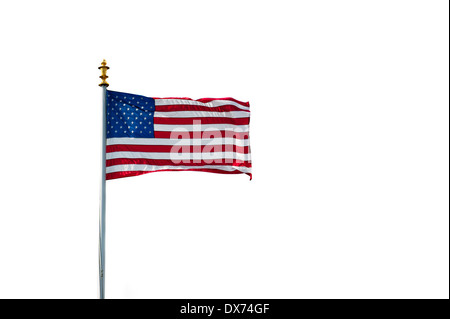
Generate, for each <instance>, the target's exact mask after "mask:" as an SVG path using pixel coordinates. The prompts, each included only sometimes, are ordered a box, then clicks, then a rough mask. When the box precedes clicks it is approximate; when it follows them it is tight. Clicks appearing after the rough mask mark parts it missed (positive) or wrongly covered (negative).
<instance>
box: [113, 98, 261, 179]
mask: <svg viewBox="0 0 450 319" xmlns="http://www.w3.org/2000/svg"><path fill="white" fill-rule="evenodd" d="M106 100H107V117H106V121H107V123H106V137H107V139H106V179H115V178H121V177H128V176H136V175H141V174H146V173H151V172H157V171H202V172H212V173H221V174H240V173H245V174H248V175H249V176H250V178H251V176H252V175H251V166H252V164H251V158H250V144H249V130H248V129H249V122H250V107H249V103H248V102H240V101H237V100H235V99H232V98H221V99H211V98H205V99H199V100H192V99H189V98H150V97H145V96H141V95H135V94H128V93H121V92H115V91H107V95H106Z"/></svg>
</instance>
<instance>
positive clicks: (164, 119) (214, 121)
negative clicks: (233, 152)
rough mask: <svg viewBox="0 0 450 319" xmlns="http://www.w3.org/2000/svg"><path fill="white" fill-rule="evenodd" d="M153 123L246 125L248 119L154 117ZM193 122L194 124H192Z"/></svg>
mask: <svg viewBox="0 0 450 319" xmlns="http://www.w3.org/2000/svg"><path fill="white" fill-rule="evenodd" d="M153 121H154V122H155V124H172V125H185V124H191V125H192V124H233V125H248V124H249V123H250V118H248V117H247V118H245V117H244V118H230V117H158V116H155V117H154V119H153ZM194 121H195V122H194Z"/></svg>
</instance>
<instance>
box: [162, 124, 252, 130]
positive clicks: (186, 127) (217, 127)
mask: <svg viewBox="0 0 450 319" xmlns="http://www.w3.org/2000/svg"><path fill="white" fill-rule="evenodd" d="M225 129H227V130H230V131H231V130H232V131H233V132H248V125H232V124H199V125H197V124H194V125H192V124H187V125H172V124H155V125H154V130H155V132H157V131H161V132H172V131H175V132H202V131H205V130H210V131H211V130H213V131H221V130H225Z"/></svg>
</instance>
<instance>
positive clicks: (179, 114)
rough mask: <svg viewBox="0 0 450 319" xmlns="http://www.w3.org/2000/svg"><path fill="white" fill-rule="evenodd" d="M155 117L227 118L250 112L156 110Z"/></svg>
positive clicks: (244, 115)
mask: <svg viewBox="0 0 450 319" xmlns="http://www.w3.org/2000/svg"><path fill="white" fill-rule="evenodd" d="M154 117H178V118H189V117H192V118H194V119H195V118H196V117H225V118H232V119H238V118H248V117H250V113H249V112H242V111H233V112H205V111H173V112H170V111H169V112H159V111H157V112H155V114H154Z"/></svg>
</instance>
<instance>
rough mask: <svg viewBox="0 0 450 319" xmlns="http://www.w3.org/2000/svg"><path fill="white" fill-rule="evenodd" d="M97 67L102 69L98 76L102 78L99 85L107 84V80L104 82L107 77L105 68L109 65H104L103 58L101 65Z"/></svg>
mask: <svg viewBox="0 0 450 319" xmlns="http://www.w3.org/2000/svg"><path fill="white" fill-rule="evenodd" d="M98 68H99V69H100V70H102V75H100V76H99V78H100V79H102V83H100V84H99V86H104V85H105V86H109V84H108V82H106V79H107V78H108V76H107V75H106V70H108V69H109V66H106V60H105V59H103V62H102V65H101V66H99V67H98Z"/></svg>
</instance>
